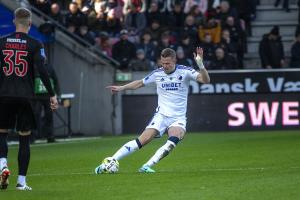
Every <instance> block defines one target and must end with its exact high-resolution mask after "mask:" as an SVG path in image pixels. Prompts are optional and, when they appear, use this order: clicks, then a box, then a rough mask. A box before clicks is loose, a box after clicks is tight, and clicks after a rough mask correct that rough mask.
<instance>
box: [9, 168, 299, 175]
mask: <svg viewBox="0 0 300 200" xmlns="http://www.w3.org/2000/svg"><path fill="white" fill-rule="evenodd" d="M290 169H300V167H287V168H275V167H247V168H211V169H209V168H199V169H198V170H191V171H183V173H194V172H239V171H269V170H290ZM136 173H138V172H136ZM160 173H174V171H158V174H160ZM120 174H134V173H133V172H126V171H125V172H124V171H123V172H122V173H120ZM74 175H95V174H94V173H93V172H70V173H67V172H66V173H33V174H28V175H27V176H74ZM12 176H15V175H12Z"/></svg>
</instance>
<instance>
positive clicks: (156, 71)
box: [148, 67, 164, 76]
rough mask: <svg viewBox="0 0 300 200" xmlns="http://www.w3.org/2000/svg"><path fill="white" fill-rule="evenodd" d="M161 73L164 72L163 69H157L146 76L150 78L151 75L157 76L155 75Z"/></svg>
mask: <svg viewBox="0 0 300 200" xmlns="http://www.w3.org/2000/svg"><path fill="white" fill-rule="evenodd" d="M163 71H164V70H163V68H162V67H160V68H157V69H155V70H153V71H152V72H151V73H150V74H149V75H148V76H151V75H153V74H157V73H160V72H163Z"/></svg>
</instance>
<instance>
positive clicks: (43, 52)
mask: <svg viewBox="0 0 300 200" xmlns="http://www.w3.org/2000/svg"><path fill="white" fill-rule="evenodd" d="M40 54H41V56H43V57H44V58H46V54H45V49H44V48H42V49H40Z"/></svg>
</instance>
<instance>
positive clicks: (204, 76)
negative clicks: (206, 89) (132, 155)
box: [194, 47, 210, 83]
mask: <svg viewBox="0 0 300 200" xmlns="http://www.w3.org/2000/svg"><path fill="white" fill-rule="evenodd" d="M194 59H195V61H196V63H197V66H198V68H199V72H200V74H199V75H198V76H197V81H198V82H200V83H209V82H210V77H209V74H208V72H207V70H206V69H205V67H204V64H203V49H202V48H201V47H197V48H196V53H194Z"/></svg>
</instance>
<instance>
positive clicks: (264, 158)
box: [0, 131, 300, 200]
mask: <svg viewBox="0 0 300 200" xmlns="http://www.w3.org/2000/svg"><path fill="white" fill-rule="evenodd" d="M135 137H136V136H118V137H103V138H96V139H88V140H84V141H73V142H61V143H54V144H50V145H47V144H42V145H32V148H31V150H32V155H31V165H30V169H29V172H28V177H27V181H28V183H29V185H30V186H32V188H33V191H31V192H28V191H16V190H15V184H16V155H17V146H10V148H9V149H10V151H9V165H10V169H11V171H12V176H11V177H10V183H11V184H10V185H9V188H8V190H6V191H0V199H3V200H21V199H22V200H23V199H28V200H44V199H45V200H56V199H57V200H62V199H70V200H77V199H78V200H79V199H80V200H85V199H88V200H94V199H97V200H101V199H120V200H121V199H122V200H124V199H128V200H135V199H137V200H150V199H151V200H152V199H156V200H158V199H159V200H160V199H162V200H170V199H182V200H187V199H188V200H194V199H195V200H252V199H253V200H299V199H300V131H281V132H279V131H274V132H243V133H210V134H193V133H188V134H187V135H186V137H185V139H184V140H183V141H182V142H181V143H180V144H179V145H178V146H177V148H176V149H175V150H174V151H173V152H172V153H171V154H170V155H169V156H168V157H167V158H165V159H164V160H162V161H161V162H160V163H159V164H157V165H156V166H155V167H154V168H155V169H156V170H157V173H155V174H139V173H138V172H137V170H138V168H139V167H140V166H141V165H142V164H143V163H144V162H145V161H146V160H148V158H149V157H150V156H152V155H153V153H154V152H155V150H156V149H157V148H158V147H159V146H161V145H162V144H163V143H164V142H165V141H166V139H167V138H166V137H163V138H161V139H156V140H154V141H153V142H152V143H150V144H149V145H147V146H145V147H144V148H143V149H142V150H141V151H138V152H136V153H134V154H133V155H131V156H129V157H126V158H125V159H123V160H121V161H120V171H119V173H118V174H111V175H110V174H104V175H95V174H93V171H94V168H95V167H96V166H97V165H98V164H99V163H100V162H101V160H102V159H103V158H104V157H106V156H110V155H112V154H113V153H114V152H115V151H116V150H117V149H118V148H119V147H120V146H121V145H123V144H124V143H125V142H126V141H128V140H129V139H133V138H135Z"/></svg>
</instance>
